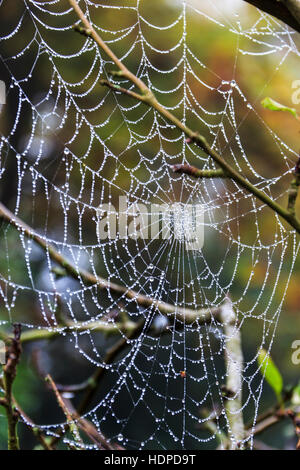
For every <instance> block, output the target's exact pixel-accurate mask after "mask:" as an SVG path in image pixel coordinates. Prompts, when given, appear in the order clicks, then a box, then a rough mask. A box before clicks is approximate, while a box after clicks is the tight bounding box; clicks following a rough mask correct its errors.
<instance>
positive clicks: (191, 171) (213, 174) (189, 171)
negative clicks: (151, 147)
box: [172, 163, 227, 178]
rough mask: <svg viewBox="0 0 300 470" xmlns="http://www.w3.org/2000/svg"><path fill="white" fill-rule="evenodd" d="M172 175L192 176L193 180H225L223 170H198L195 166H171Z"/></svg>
mask: <svg viewBox="0 0 300 470" xmlns="http://www.w3.org/2000/svg"><path fill="white" fill-rule="evenodd" d="M172 170H173V171H174V173H179V174H185V175H189V176H193V177H194V178H227V176H226V174H225V173H224V171H223V170H199V169H198V168H196V167H195V166H192V165H188V164H186V163H184V164H180V163H179V164H178V165H173V166H172Z"/></svg>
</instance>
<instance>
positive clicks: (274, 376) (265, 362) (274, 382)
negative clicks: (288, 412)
mask: <svg viewBox="0 0 300 470" xmlns="http://www.w3.org/2000/svg"><path fill="white" fill-rule="evenodd" d="M257 362H258V364H259V365H260V366H261V369H260V371H261V373H262V374H263V375H264V377H265V379H266V381H267V382H268V384H269V385H270V387H272V389H273V390H274V392H275V394H276V397H277V400H278V402H279V403H281V402H282V389H283V379H282V375H281V373H280V372H279V370H278V368H277V367H276V365H275V364H274V362H273V360H272V358H271V356H270V355H269V354H268V352H267V351H266V350H265V349H261V350H260V351H259V353H258V357H257Z"/></svg>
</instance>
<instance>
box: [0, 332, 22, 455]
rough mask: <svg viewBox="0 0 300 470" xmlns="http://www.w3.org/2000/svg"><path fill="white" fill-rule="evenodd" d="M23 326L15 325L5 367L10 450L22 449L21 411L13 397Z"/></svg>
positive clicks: (4, 404)
mask: <svg viewBox="0 0 300 470" xmlns="http://www.w3.org/2000/svg"><path fill="white" fill-rule="evenodd" d="M20 336H21V326H20V325H19V324H15V325H14V337H13V338H12V339H11V340H10V344H8V345H7V349H6V364H5V366H4V367H3V388H4V398H2V400H1V404H2V406H4V408H5V411H6V417H7V432H8V450H20V444H19V437H18V430H17V427H18V421H19V413H18V410H17V408H16V406H15V403H14V398H13V392H12V390H13V383H14V381H15V378H16V374H17V366H18V363H19V360H20V356H21V342H20Z"/></svg>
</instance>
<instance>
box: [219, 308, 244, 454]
mask: <svg viewBox="0 0 300 470" xmlns="http://www.w3.org/2000/svg"><path fill="white" fill-rule="evenodd" d="M221 320H222V323H223V329H224V335H225V337H226V341H225V348H224V349H225V363H226V376H227V379H226V392H227V393H226V405H225V408H226V415H227V420H228V424H229V429H228V431H229V438H230V442H231V444H230V447H231V449H232V450H236V449H240V448H241V445H242V441H243V439H244V438H245V427H244V420H243V411H242V388H243V383H242V379H243V352H242V338H241V332H240V329H239V324H238V321H237V317H236V314H235V312H234V310H233V308H232V303H231V301H230V299H227V300H226V302H225V303H224V305H223V306H222V309H221Z"/></svg>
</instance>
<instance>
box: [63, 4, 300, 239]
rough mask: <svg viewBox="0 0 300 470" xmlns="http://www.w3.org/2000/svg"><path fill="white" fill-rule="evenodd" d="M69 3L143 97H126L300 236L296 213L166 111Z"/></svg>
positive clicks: (114, 86)
mask: <svg viewBox="0 0 300 470" xmlns="http://www.w3.org/2000/svg"><path fill="white" fill-rule="evenodd" d="M68 1H69V3H70V5H71V6H72V8H73V9H74V11H75V13H76V14H77V16H78V18H79V19H80V20H81V21H82V23H83V24H84V26H85V28H86V30H87V34H88V35H89V36H90V37H91V38H93V39H94V41H95V42H96V44H98V46H99V47H101V49H102V50H103V51H104V52H105V53H106V54H107V55H108V56H109V57H110V58H111V59H112V60H113V62H114V63H115V64H116V66H117V67H118V69H119V70H120V72H121V76H122V77H124V78H127V79H128V80H129V81H131V82H132V83H133V84H134V85H135V86H136V87H137V88H139V90H140V91H141V93H142V95H143V97H141V96H140V95H138V94H135V95H136V96H133V95H132V93H133V92H130V93H129V92H128V90H127V91H126V94H130V95H131V96H133V97H134V98H135V99H138V100H140V101H143V102H144V103H145V104H147V105H148V106H150V107H152V108H153V109H155V110H156V111H157V112H158V113H159V114H160V115H161V116H163V117H164V118H166V119H167V120H168V121H169V122H171V123H172V124H174V125H175V127H177V129H179V130H181V131H182V132H184V134H185V135H186V136H187V137H188V138H189V140H190V142H191V143H195V144H196V145H198V147H200V148H201V149H202V150H203V151H204V152H205V153H206V154H207V155H209V156H210V157H211V158H212V159H213V160H214V161H215V163H217V164H218V165H219V166H220V167H221V169H222V170H223V171H224V173H225V174H226V175H227V177H228V178H231V179H232V180H233V181H235V183H237V184H238V185H239V186H241V187H242V188H244V189H245V190H246V191H248V192H249V193H251V194H253V196H255V197H256V198H257V199H259V200H260V201H261V202H263V203H264V204H266V205H267V206H269V207H270V208H271V209H272V210H273V211H274V212H276V213H277V214H278V215H280V216H281V217H282V218H283V219H284V220H285V221H286V222H288V223H289V224H290V225H291V227H293V228H294V229H295V230H296V231H297V232H298V233H299V234H300V221H299V219H298V218H296V217H295V215H294V214H291V212H290V211H289V210H287V209H285V208H283V207H282V206H281V205H280V204H278V203H277V202H275V201H274V200H273V199H272V198H270V197H269V196H268V195H267V194H265V193H264V192H263V191H261V190H260V189H258V188H257V187H256V186H254V185H253V184H252V183H250V182H249V181H248V180H247V179H246V178H244V176H242V175H241V174H240V173H238V172H237V171H236V170H235V169H234V168H232V167H231V166H230V165H229V164H228V163H227V162H226V161H225V160H224V159H223V157H222V156H221V155H220V154H219V153H218V152H217V151H216V150H215V149H213V148H212V147H210V145H209V144H208V142H207V141H206V139H205V137H204V136H202V135H200V134H199V133H198V132H194V131H193V130H192V129H190V128H189V127H187V126H186V125H185V124H184V123H183V122H181V121H180V120H179V119H178V118H177V117H176V116H174V114H172V113H171V112H170V111H168V110H167V109H166V108H164V107H163V106H162V105H161V104H160V103H159V102H158V101H157V99H156V98H155V96H154V94H153V93H152V92H151V90H150V89H149V88H148V87H147V85H146V84H145V83H144V82H143V81H142V80H141V79H139V78H138V77H136V76H135V75H134V74H133V73H132V72H130V71H129V70H128V69H127V67H125V65H124V64H123V63H122V62H121V61H120V60H119V59H118V58H117V57H116V56H115V54H114V53H113V52H112V50H111V49H110V48H109V47H108V46H107V44H105V42H104V41H103V40H102V39H101V37H100V36H99V35H98V33H97V32H96V31H95V30H94V28H93V26H92V25H91V23H90V22H89V21H88V19H87V18H86V16H85V14H84V13H83V11H82V10H81V8H80V7H79V5H78V3H77V1H76V0H68ZM297 1H298V0H297ZM299 1H300V0H299ZM119 76H120V74H119ZM103 84H105V85H106V86H109V87H110V88H112V89H114V90H115V91H116V90H117V91H122V88H121V87H119V86H117V88H116V85H114V84H113V83H110V82H107V80H106V81H105V82H104V83H103Z"/></svg>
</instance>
